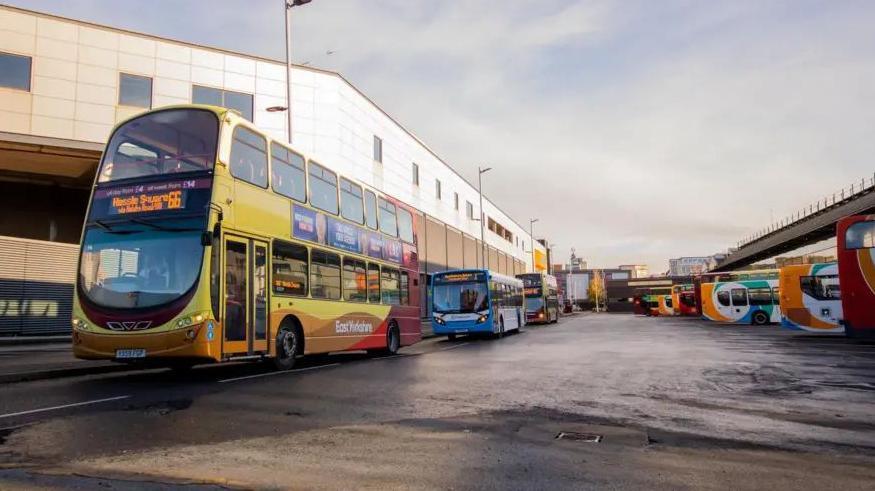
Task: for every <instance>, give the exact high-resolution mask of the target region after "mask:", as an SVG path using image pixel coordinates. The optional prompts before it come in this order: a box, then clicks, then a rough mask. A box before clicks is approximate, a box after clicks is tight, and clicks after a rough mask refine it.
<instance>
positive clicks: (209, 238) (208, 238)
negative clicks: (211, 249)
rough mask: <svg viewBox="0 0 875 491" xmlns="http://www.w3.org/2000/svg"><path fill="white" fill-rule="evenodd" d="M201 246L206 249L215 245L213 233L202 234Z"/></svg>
mask: <svg viewBox="0 0 875 491" xmlns="http://www.w3.org/2000/svg"><path fill="white" fill-rule="evenodd" d="M201 245H202V246H204V247H207V246H211V245H213V233H212V232H209V231H207V232H204V233H202V234H201Z"/></svg>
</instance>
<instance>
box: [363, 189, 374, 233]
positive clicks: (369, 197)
mask: <svg viewBox="0 0 875 491" xmlns="http://www.w3.org/2000/svg"><path fill="white" fill-rule="evenodd" d="M365 223H366V224H367V226H368V228H371V229H374V230H377V195H375V194H374V192H373V191H368V190H367V189H366V190H365Z"/></svg>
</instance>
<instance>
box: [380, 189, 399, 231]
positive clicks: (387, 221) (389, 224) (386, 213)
mask: <svg viewBox="0 0 875 491" xmlns="http://www.w3.org/2000/svg"><path fill="white" fill-rule="evenodd" d="M379 203H380V232H383V233H384V234H386V235H391V236H392V237H398V221H397V220H396V218H395V214H396V212H395V205H394V204H392V203H389V202H388V201H386V200H385V199H383V198H379Z"/></svg>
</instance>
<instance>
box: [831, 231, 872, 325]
mask: <svg viewBox="0 0 875 491" xmlns="http://www.w3.org/2000/svg"><path fill="white" fill-rule="evenodd" d="M836 240H837V249H838V264H839V281H840V282H841V288H842V295H841V297H842V299H841V301H842V314H843V317H844V320H843V324H844V327H845V334H847V335H848V336H854V337H875V215H856V216H850V217H845V218H843V219H841V220H839V222H838V224H837V226H836Z"/></svg>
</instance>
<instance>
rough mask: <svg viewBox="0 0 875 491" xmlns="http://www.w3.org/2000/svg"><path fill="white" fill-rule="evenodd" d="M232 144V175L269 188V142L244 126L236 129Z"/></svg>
mask: <svg viewBox="0 0 875 491" xmlns="http://www.w3.org/2000/svg"><path fill="white" fill-rule="evenodd" d="M233 139H234V142H233V143H232V144H231V175H232V176H234V177H236V178H237V179H240V180H242V181H246V182H248V183H250V184H255V185H256V186H258V187H262V188H266V187H267V142H266V141H265V140H264V138H263V137H262V136H259V135H258V134H257V133H255V132H253V131H252V130H250V129H248V128H245V127H243V126H238V127H236V128H234V138H233Z"/></svg>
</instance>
